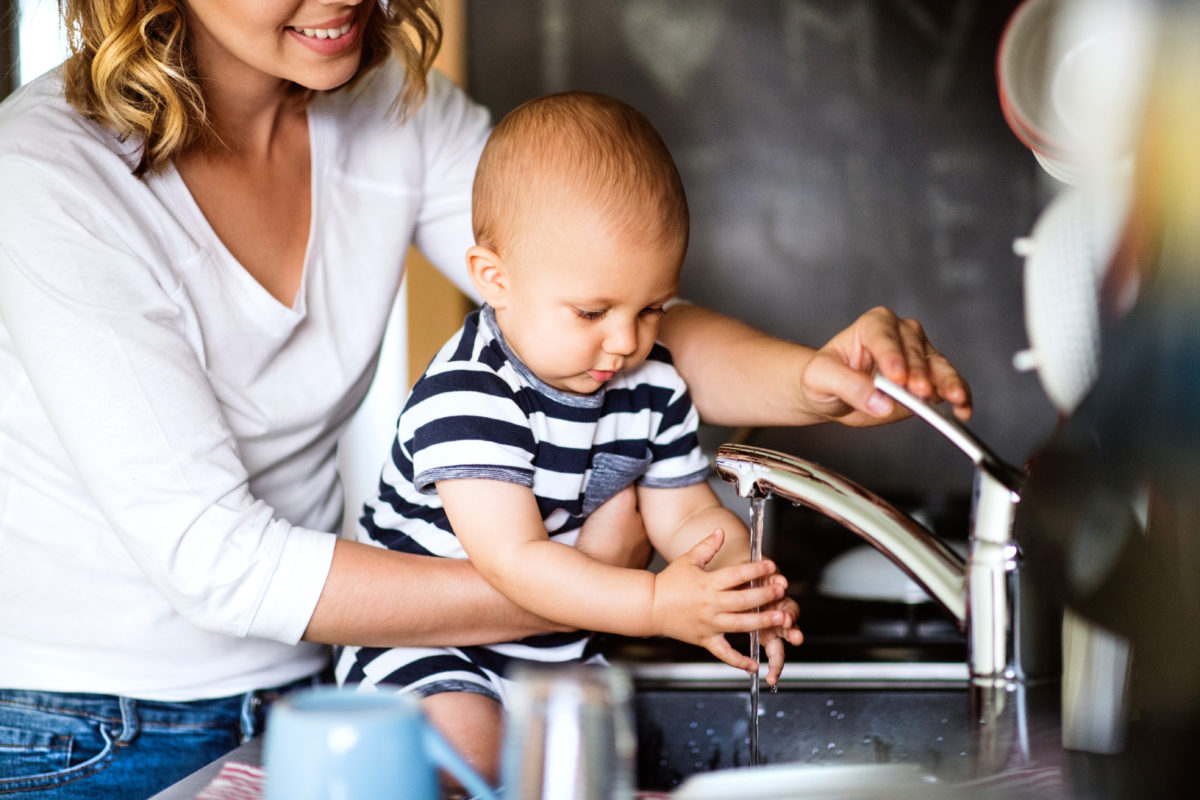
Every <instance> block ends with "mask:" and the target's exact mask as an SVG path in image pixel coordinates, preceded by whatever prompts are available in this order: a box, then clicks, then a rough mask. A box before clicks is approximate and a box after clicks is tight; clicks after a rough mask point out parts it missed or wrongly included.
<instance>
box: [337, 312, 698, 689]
mask: <svg viewBox="0 0 1200 800" xmlns="http://www.w3.org/2000/svg"><path fill="white" fill-rule="evenodd" d="M697 424H698V416H697V413H696V410H695V408H694V407H693V406H692V403H691V399H690V398H689V396H688V393H687V388H686V386H685V385H684V383H683V380H682V378H680V376H679V374H678V373H677V372H676V371H675V368H674V366H672V364H671V357H670V354H669V353H668V352H667V350H666V349H665V348H664V347H662V346H661V345H658V344H656V345H655V346H654V348H653V350H652V351H651V353H650V355H649V357H648V358H647V359H646V361H645V362H644V363H642V364H641V365H639V366H638V367H637V368H636V369H633V370H630V371H628V372H621V373H618V374H617V375H615V376H613V378H612V379H611V380H610V381H608V383H607V384H605V385H604V386H603V387H601V388H600V389H599V390H598V391H596V392H595V393H593V394H590V395H577V394H570V393H568V392H563V391H560V390H558V389H555V388H553V387H551V386H549V385H547V384H545V383H543V382H542V381H541V380H539V379H538V378H537V376H535V375H534V374H533V373H532V372H530V370H529V369H528V368H527V367H526V366H525V365H524V364H522V363H521V362H520V361H519V360H517V358H516V356H515V355H514V354H513V352H512V351H511V350H510V349H509V348H508V346H507V345H506V343H505V342H504V338H503V336H502V335H501V333H500V330H499V328H498V327H497V326H496V321H495V317H494V314H493V312H492V309H491V308H490V307H488V306H486V305H485V306H484V307H483V308H482V309H481V310H479V311H475V312H472V313H471V314H469V315H468V316H467V318H466V320H465V322H464V324H463V327H462V328H461V329H460V330H459V331H458V333H456V334H455V335H454V336H453V337H451V339H450V340H449V341H448V342H447V343H446V344H445V345H444V346H443V347H442V349H441V350H440V351H439V352H438V354H437V355H436V356H435V357H434V359H433V361H432V362H430V365H429V367H428V368H427V369H426V370H425V373H424V375H422V376H421V378H420V380H418V381H417V383H416V385H415V386H414V387H413V389H412V392H411V393H410V394H409V397H408V401H407V402H406V403H405V406H404V410H403V411H402V412H401V414H400V419H399V422H398V423H397V434H396V438H395V440H394V441H393V442H392V449H391V456H390V458H389V459H388V462H387V463H386V464H385V465H384V468H383V472H382V474H381V476H380V480H379V493H378V496H377V497H376V499H375V500H374V501H373V502H368V503H366V504H365V505H364V509H363V514H362V517H361V518H360V520H359V526H358V537H359V539H360V540H361V541H364V542H367V543H370V544H373V545H376V546H378V547H387V548H390V549H392V550H400V551H404V552H409V553H419V554H423V555H436V556H441V557H445V558H466V553H465V552H464V551H463V549H462V547H461V546H460V545H459V543H458V540H457V538H456V537H455V535H454V532H453V531H452V530H451V528H450V524H449V522H448V521H447V519H446V514H445V512H444V510H443V509H442V504H441V501H440V500H439V499H438V495H437V490H436V488H435V486H434V484H435V483H436V482H437V481H440V480H446V479H453V478H488V479H492V480H500V481H510V482H513V483H517V484H520V485H522V486H528V487H530V488H531V489H532V490H533V492H534V495H535V496H536V498H537V502H538V507H539V509H540V510H541V513H542V519H543V520H544V521H545V524H546V530H547V532H548V534H549V536H550V538H551V539H553V540H554V541H558V542H563V543H566V544H572V545H573V544H574V543H575V539H576V537H577V536H578V533H579V529H580V527H581V526H582V525H583V521H584V519H585V518H586V517H587V515H588V514H590V513H591V512H592V511H594V510H595V509H596V508H598V507H599V506H600V505H601V504H602V503H604V501H606V500H608V499H609V498H611V497H613V496H614V495H615V494H617V493H618V492H619V491H621V490H622V489H624V488H625V487H627V486H629V485H630V484H633V483H635V482H636V483H638V484H639V485H643V486H647V487H652V488H671V487H680V486H688V485H691V484H694V483H699V482H701V481H704V480H706V479H707V476H708V472H709V466H708V461H707V459H706V458H705V457H704V455H703V453H702V452H701V450H700V446H699V441H698V439H697V436H696V429H697ZM501 522H502V521H501ZM589 638H590V635H589V634H587V633H585V632H571V633H553V634H544V635H539V636H531V637H527V638H525V639H521V640H520V641H515V642H507V643H502V644H492V645H486V646H479V647H448V648H433V647H423V648H415V647H397V648H379V647H344V648H340V652H339V653H338V656H337V663H336V667H335V673H336V676H337V680H338V683H339V684H356V685H357V686H358V687H359V689H360V690H363V691H373V690H374V691H386V690H388V689H389V687H391V689H392V690H404V691H411V692H413V693H414V694H417V695H419V696H422V697H424V696H428V695H432V694H437V693H439V692H475V693H479V694H483V695H486V696H488V697H491V698H493V699H495V700H496V701H497V702H501V703H503V702H504V698H505V688H504V686H505V679H504V676H505V674H506V672H507V671H508V669H509V668H510V667H511V666H512V665H513V663H514V662H518V661H536V662H566V661H577V660H581V659H585V658H587V657H588V654H587V653H586V652H585V650H586V647H587V644H588V640H589ZM592 658H593V659H594V658H596V657H594V656H593V657H592Z"/></svg>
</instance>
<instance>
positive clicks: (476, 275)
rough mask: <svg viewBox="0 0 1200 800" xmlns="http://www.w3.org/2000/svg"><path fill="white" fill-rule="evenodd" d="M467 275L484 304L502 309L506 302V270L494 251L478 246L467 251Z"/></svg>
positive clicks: (507, 285)
mask: <svg viewBox="0 0 1200 800" xmlns="http://www.w3.org/2000/svg"><path fill="white" fill-rule="evenodd" d="M467 274H468V275H470V276H471V283H473V284H475V288H476V289H478V290H479V294H481V295H482V296H483V299H484V302H486V303H487V304H488V305H489V306H491V307H492V308H504V306H505V304H506V303H507V301H508V288H509V276H508V268H507V267H506V266H505V264H504V261H503V259H501V258H500V256H499V255H497V253H496V252H495V251H494V250H489V249H488V248H486V247H481V246H479V245H475V246H474V247H472V248H471V249H469V250H467Z"/></svg>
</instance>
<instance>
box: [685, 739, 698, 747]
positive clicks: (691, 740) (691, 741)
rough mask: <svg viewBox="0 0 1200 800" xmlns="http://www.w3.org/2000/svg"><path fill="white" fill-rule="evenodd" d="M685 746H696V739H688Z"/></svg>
mask: <svg viewBox="0 0 1200 800" xmlns="http://www.w3.org/2000/svg"><path fill="white" fill-rule="evenodd" d="M687 746H688V747H695V746H696V740H695V739H689V740H688V743H687Z"/></svg>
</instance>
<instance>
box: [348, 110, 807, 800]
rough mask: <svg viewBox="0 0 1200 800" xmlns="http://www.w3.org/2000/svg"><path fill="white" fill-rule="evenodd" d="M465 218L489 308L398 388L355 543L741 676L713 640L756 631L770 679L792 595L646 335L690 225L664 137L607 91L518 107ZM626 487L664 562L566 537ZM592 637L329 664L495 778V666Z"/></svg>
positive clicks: (580, 645) (726, 647)
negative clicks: (400, 705) (403, 693)
mask: <svg viewBox="0 0 1200 800" xmlns="http://www.w3.org/2000/svg"><path fill="white" fill-rule="evenodd" d="M472 213H473V223H474V229H475V241H476V245H475V246H474V247H472V248H470V250H468V251H467V267H468V270H469V273H470V276H471V280H472V281H473V282H474V284H475V286H476V287H477V288H478V290H479V293H480V295H481V296H482V297H483V299H484V301H485V305H484V306H483V307H482V309H481V310H479V311H477V312H474V313H472V314H470V315H469V316H468V317H467V319H466V321H465V323H464V325H463V327H462V329H461V330H460V331H459V332H458V333H457V334H455V336H454V337H453V338H451V339H450V341H449V342H447V344H446V345H445V346H444V347H443V348H442V349H441V351H440V352H439V353H438V354H437V356H436V357H435V358H434V359H433V361H432V362H431V363H430V365H429V367H428V369H426V371H425V373H424V375H423V376H422V377H421V378H420V380H419V381H418V382H417V384H416V385H415V386H414V387H413V390H412V392H411V394H410V396H409V398H408V401H407V403H406V404H405V407H404V410H403V412H402V413H401V415H400V419H399V422H398V432H397V436H396V439H395V441H394V442H393V445H392V451H391V452H392V456H391V460H390V462H389V463H388V464H386V465H385V467H384V470H383V474H382V477H381V480H380V494H379V496H378V498H377V500H376V501H375V502H374V503H373V504H371V503H368V504H367V506H366V508H365V512H364V514H363V516H362V519H361V520H360V522H361V525H360V530H359V536H360V538H362V539H363V540H364V541H369V542H371V543H374V544H376V545H379V546H383V547H389V548H392V549H395V550H403V551H407V552H412V553H421V554H433V555H438V556H444V557H450V558H469V559H470V560H471V562H472V563H473V564H474V565H475V567H476V568H477V569H478V570H479V571H480V573H482V574H483V575H484V577H486V578H487V580H488V581H489V582H490V583H491V584H492V585H493V586H494V587H495V588H496V589H497V590H499V591H500V592H502V593H503V594H504V595H506V596H507V597H508V598H509V599H511V600H512V601H513V602H515V603H517V604H518V605H520V606H522V607H524V608H526V609H528V610H530V611H532V612H534V613H536V614H539V615H541V616H543V617H545V618H547V619H549V620H553V621H555V622H557V623H559V624H561V625H563V626H569V627H571V628H577V629H580V630H582V631H605V632H611V633H618V634H624V635H627V636H639V637H641V636H659V635H662V636H670V637H673V638H676V639H679V640H681V641H684V642H689V643H692V644H696V645H700V646H703V647H705V648H707V649H708V650H709V651H710V652H711V653H712V654H713V655H715V656H716V657H717V658H719V659H721V660H723V661H725V662H726V663H728V664H731V665H733V666H735V667H737V668H739V669H744V670H748V671H756V670H757V669H758V664H757V662H756V661H755V660H754V659H752V658H750V657H749V656H748V655H745V654H739V653H737V652H736V651H735V650H734V649H733V648H732V647H731V646H730V644H729V643H728V642H727V641H726V639H725V636H724V634H725V633H729V632H745V631H749V630H753V629H755V628H761V638H762V642H763V644H764V648H765V650H766V653H767V656H768V664H769V669H768V678H767V680H768V682H769V683H771V684H774V683H775V682H776V680H777V679H778V676H779V672H780V670H781V669H782V665H783V642H784V641H785V640H786V641H789V642H791V643H793V644H799V643H800V640H801V638H802V637H801V635H800V631H799V630H797V629H796V628H795V627H794V622H795V616H796V615H795V604H794V603H793V602H792V601H790V600H787V599H786V598H784V596H783V591H784V587H785V585H786V582H785V581H784V580H783V578H782V576H779V575H778V574H777V573H774V572H773V570H774V567H773V565H771V564H770V563H765V564H761V565H751V564H748V563H746V562H747V561H748V559H749V555H750V548H749V536H748V533H747V531H746V528H745V526H744V525H743V524H742V522H741V520H740V519H739V518H738V517H737V516H736V515H735V514H733V513H732V512H730V511H728V510H727V509H725V508H723V507H722V506H721V504H720V502H719V501H718V499H717V497H716V495H715V494H714V493H713V491H712V489H711V488H710V486H709V485H708V483H707V476H708V474H709V465H708V462H707V460H706V459H705V457H704V455H703V454H702V453H701V451H700V447H699V444H698V440H697V436H696V429H697V424H698V417H697V413H696V410H695V409H694V408H693V406H692V404H691V401H690V399H689V397H688V393H687V388H686V387H685V386H684V384H683V381H682V380H681V379H680V377H679V375H678V373H676V371H675V369H674V367H673V366H672V365H671V358H670V354H669V353H668V352H667V351H666V350H665V349H664V348H663V347H662V345H660V344H657V343H656V341H655V337H656V334H657V331H658V324H659V320H660V318H661V317H662V315H663V314H664V306H665V305H666V303H667V302H668V301H669V300H671V299H672V298H673V297H674V296H675V293H676V291H677V289H678V285H679V273H680V268H681V265H682V263H683V257H684V252H685V250H686V248H687V239H688V224H689V222H688V209H687V201H686V199H685V197H684V191H683V185H682V183H681V181H680V179H679V174H678V172H677V171H676V168H675V164H674V162H673V161H672V159H671V156H670V154H669V152H668V151H667V148H666V146H665V145H664V144H663V142H662V140H661V139H660V138H659V136H658V134H657V133H656V132H655V131H654V129H653V127H652V126H651V125H650V123H649V122H648V121H647V120H646V119H645V118H644V117H643V116H642V115H641V114H639V113H638V112H637V111H635V110H634V109H632V108H630V107H628V106H627V105H625V104H624V103H622V102H620V101H618V100H615V99H613V98H610V97H606V96H603V95H596V94H588V93H579V92H573V93H567V94H559V95H553V96H549V97H544V98H540V99H537V100H533V101H530V102H528V103H526V104H524V105H522V106H521V107H519V108H517V109H516V110H514V111H513V112H512V113H510V114H509V115H507V116H506V117H505V118H504V119H503V120H502V121H501V122H500V124H499V125H498V126H497V127H496V129H495V131H494V132H493V133H492V135H491V137H490V139H489V140H488V143H487V146H486V147H485V149H484V152H483V155H482V157H481V159H480V163H479V167H478V171H477V172H476V176H475V187H474V196H473V206H472ZM630 487H633V488H632V489H630ZM622 492H630V493H632V492H636V505H637V513H639V514H640V516H641V521H642V524H644V527H645V531H646V535H647V537H648V538H649V541H650V543H651V544H652V545H653V546H654V548H655V549H656V550H657V551H658V552H659V553H660V554H661V555H662V556H663V558H664V559H666V560H667V561H669V562H670V563H669V564H668V566H667V567H666V568H665V569H663V570H662V571H660V572H658V573H657V574H656V573H653V572H650V571H647V570H644V569H629V568H619V567H613V566H609V565H607V564H604V563H601V562H599V561H596V560H593V559H592V558H589V557H588V556H587V555H586V554H585V553H583V552H582V551H580V550H578V549H576V548H574V547H573V546H572V545H573V544H574V541H575V538H576V536H577V535H578V532H579V529H580V527H581V526H582V524H583V522H584V520H585V519H586V518H587V517H588V515H589V514H591V513H592V512H593V511H595V510H596V509H597V508H598V507H600V506H601V505H602V504H604V503H605V502H606V501H608V500H610V499H612V498H614V497H616V496H617V495H619V494H620V493H622ZM629 496H630V497H632V494H630V495H629ZM757 578H763V579H764V580H762V581H761V583H762V585H761V586H759V587H758V588H747V587H746V584H747V582H748V581H750V580H751V579H757ZM759 606H762V607H763V611H762V612H757V611H756V609H757V607H759ZM587 641H588V634H587V633H577V632H571V633H560V634H547V635H541V636H534V637H529V638H526V639H523V640H521V641H517V642H510V643H503V644H494V645H489V646H483V647H461V648H449V649H444V648H391V649H386V648H368V647H361V648H355V647H347V648H345V649H344V650H343V651H342V652H341V654H340V656H339V659H338V664H337V677H338V680H339V682H341V683H352V684H359V685H360V686H361V687H363V689H365V690H371V689H375V690H384V689H385V688H386V687H396V688H397V689H398V688H399V687H405V689H406V690H408V691H412V692H414V693H416V694H418V695H420V696H422V697H423V698H424V699H423V701H422V702H423V704H424V707H425V710H426V713H427V714H428V715H429V717H430V719H431V720H432V721H433V723H434V724H435V725H436V726H437V727H438V728H439V729H441V730H442V732H443V733H444V734H445V735H446V737H447V738H448V739H449V740H450V741H451V743H452V744H454V745H455V746H456V747H458V748H459V749H460V751H461V752H463V753H464V755H466V757H467V758H468V760H470V761H472V762H473V763H474V764H475V765H476V766H477V767H478V768H479V769H480V770H481V771H482V772H483V773H484V774H485V775H486V776H488V777H489V778H491V779H492V780H495V778H496V770H497V759H498V744H499V738H500V733H501V723H502V719H503V717H502V711H501V709H502V704H503V701H504V697H505V679H504V677H503V676H504V674H505V671H506V670H507V669H508V668H509V667H510V666H511V665H512V663H513V662H514V661H518V660H532V661H539V662H546V661H551V662H563V661H572V660H581V659H586V658H588V653H587V652H585V646H586V644H587Z"/></svg>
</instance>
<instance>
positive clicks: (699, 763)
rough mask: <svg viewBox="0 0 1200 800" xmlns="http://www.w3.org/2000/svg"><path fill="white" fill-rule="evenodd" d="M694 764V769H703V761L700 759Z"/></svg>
mask: <svg viewBox="0 0 1200 800" xmlns="http://www.w3.org/2000/svg"><path fill="white" fill-rule="evenodd" d="M695 766H696V769H704V763H703V762H701V761H697V762H696V765H695Z"/></svg>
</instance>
